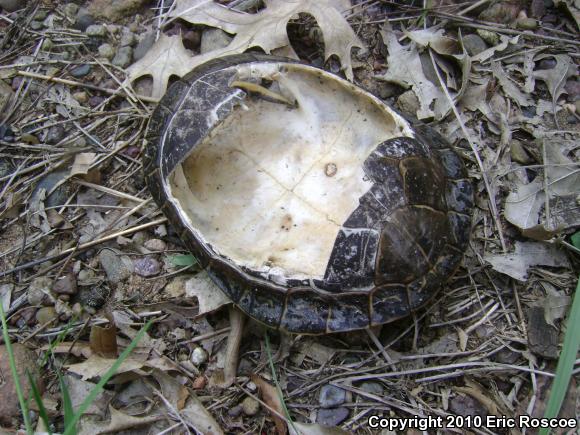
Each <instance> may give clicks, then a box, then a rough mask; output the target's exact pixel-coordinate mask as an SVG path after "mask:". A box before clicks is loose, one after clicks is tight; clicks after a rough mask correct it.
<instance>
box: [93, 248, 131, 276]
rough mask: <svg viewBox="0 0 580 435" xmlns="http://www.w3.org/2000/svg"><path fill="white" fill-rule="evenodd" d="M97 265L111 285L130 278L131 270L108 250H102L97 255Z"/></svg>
mask: <svg viewBox="0 0 580 435" xmlns="http://www.w3.org/2000/svg"><path fill="white" fill-rule="evenodd" d="M99 263H100V264H101V267H102V268H103V269H104V271H105V273H106V274H107V278H108V279H109V281H111V282H112V283H115V284H116V283H119V282H121V281H124V280H125V279H127V278H129V276H131V270H130V269H129V268H128V267H127V265H126V264H125V263H124V262H123V261H122V260H121V258H120V257H119V255H117V254H116V253H115V252H113V251H111V250H110V249H103V250H102V251H101V252H100V253H99Z"/></svg>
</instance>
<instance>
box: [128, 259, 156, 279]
mask: <svg viewBox="0 0 580 435" xmlns="http://www.w3.org/2000/svg"><path fill="white" fill-rule="evenodd" d="M133 266H134V268H135V273H136V274H137V275H139V276H143V277H148V276H155V275H159V273H160V272H161V263H159V261H157V260H156V259H155V258H153V257H151V256H146V257H142V258H138V259H136V260H135V261H134V262H133Z"/></svg>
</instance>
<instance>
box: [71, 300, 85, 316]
mask: <svg viewBox="0 0 580 435" xmlns="http://www.w3.org/2000/svg"><path fill="white" fill-rule="evenodd" d="M72 312H73V315H74V316H75V317H76V318H79V317H80V316H81V314H82V313H83V306H82V305H81V304H79V303H78V302H76V303H75V304H74V305H73V306H72Z"/></svg>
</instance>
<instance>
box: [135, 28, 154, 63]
mask: <svg viewBox="0 0 580 435" xmlns="http://www.w3.org/2000/svg"><path fill="white" fill-rule="evenodd" d="M154 43H155V33H153V32H149V33H146V34H145V35H143V37H142V38H141V40H140V41H139V43H138V44H137V47H135V51H134V52H133V59H135V61H137V60H139V59H141V58H142V57H143V56H145V54H147V52H148V51H149V49H150V48H151V47H152V46H153V44H154Z"/></svg>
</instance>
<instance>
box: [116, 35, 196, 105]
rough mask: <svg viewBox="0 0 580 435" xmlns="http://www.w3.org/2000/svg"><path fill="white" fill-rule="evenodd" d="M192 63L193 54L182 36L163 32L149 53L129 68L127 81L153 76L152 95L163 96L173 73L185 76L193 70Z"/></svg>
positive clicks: (154, 96) (155, 96)
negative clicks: (185, 45)
mask: <svg viewBox="0 0 580 435" xmlns="http://www.w3.org/2000/svg"><path fill="white" fill-rule="evenodd" d="M191 64H192V62H191V54H190V52H189V51H187V49H186V48H185V47H184V46H183V42H182V41H181V36H178V35H175V36H167V35H164V34H161V36H160V37H159V39H158V40H157V42H156V43H155V44H153V46H152V47H151V48H150V49H149V51H148V52H147V54H146V55H145V56H143V57H142V58H141V59H139V60H138V61H137V62H135V63H134V64H133V65H131V66H130V67H129V68H127V70H126V73H127V79H126V81H127V82H129V83H132V82H134V81H135V80H137V79H138V78H141V77H145V76H151V77H152V79H153V88H152V91H151V96H152V97H153V98H161V97H162V96H163V94H164V93H165V89H167V83H168V82H169V78H170V77H171V76H172V75H176V76H179V77H182V76H184V75H185V74H187V73H188V72H189V71H191V69H192V66H191Z"/></svg>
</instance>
